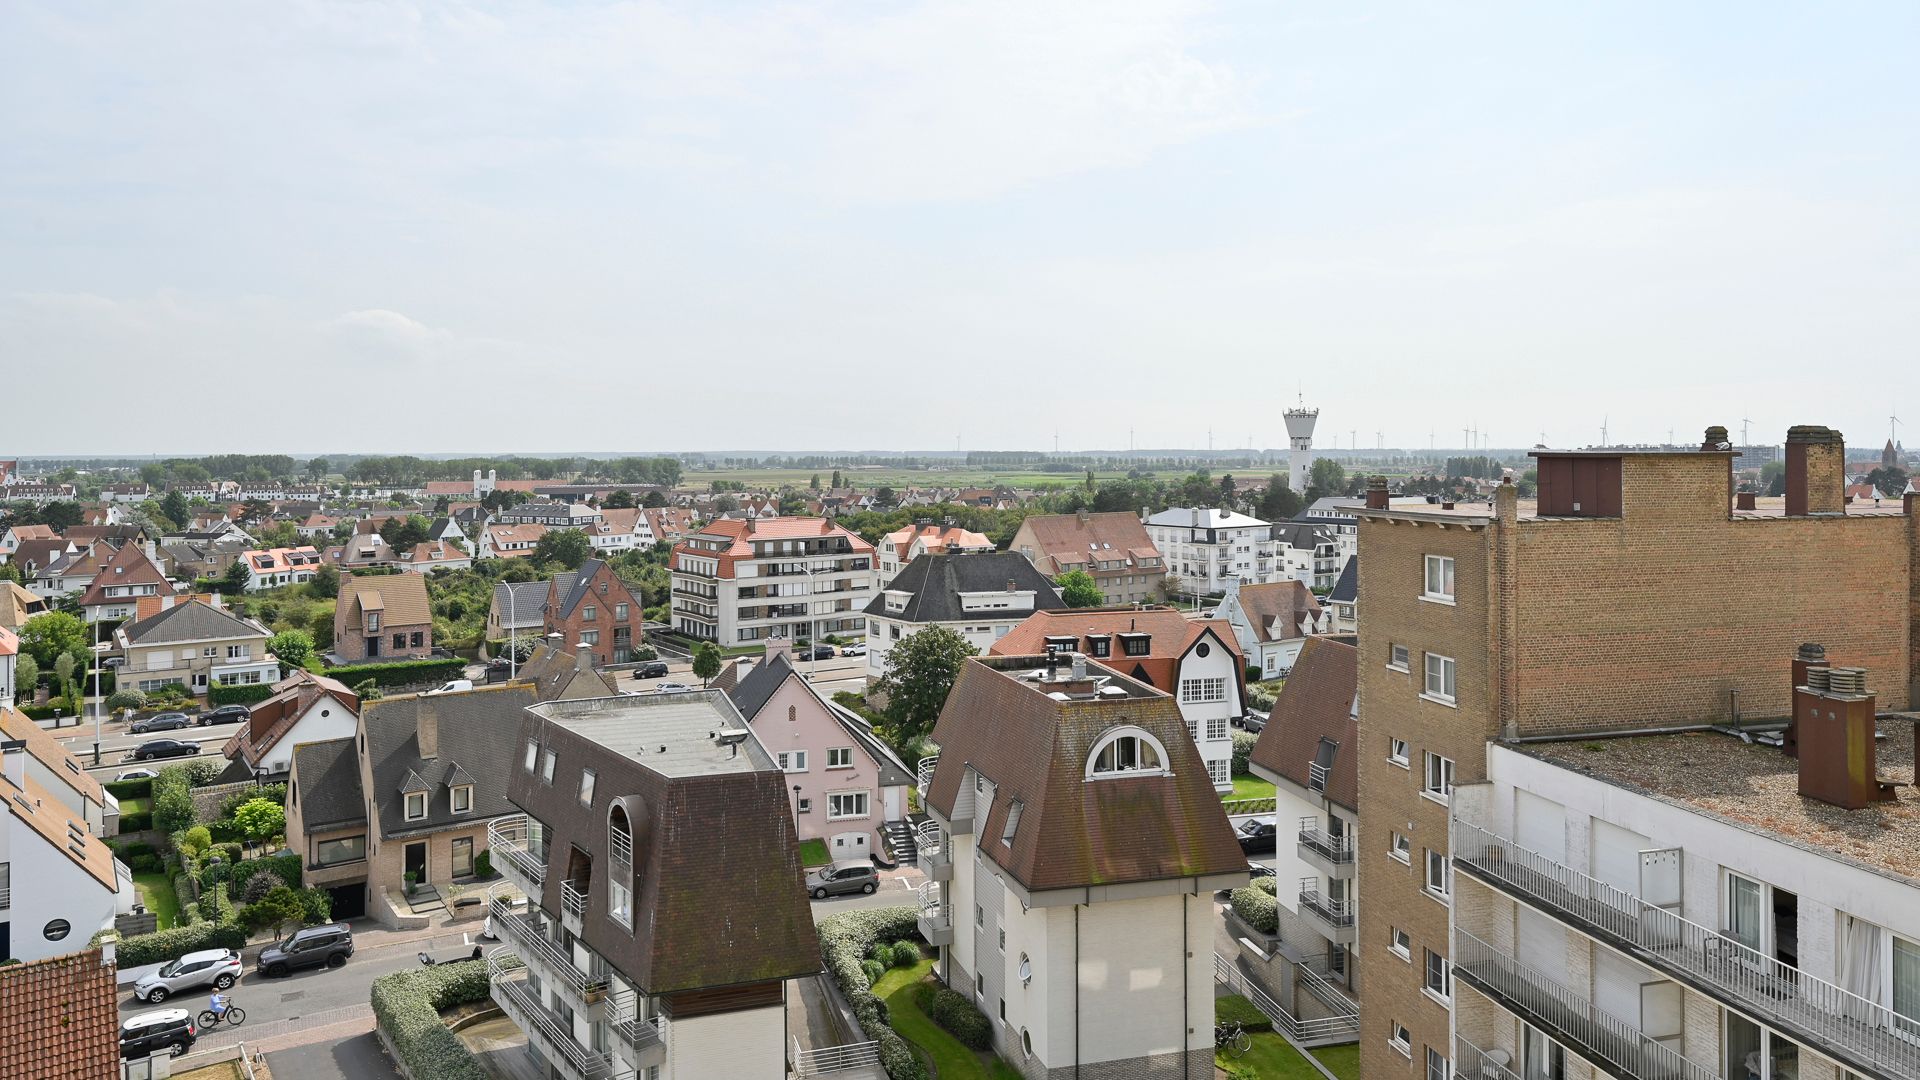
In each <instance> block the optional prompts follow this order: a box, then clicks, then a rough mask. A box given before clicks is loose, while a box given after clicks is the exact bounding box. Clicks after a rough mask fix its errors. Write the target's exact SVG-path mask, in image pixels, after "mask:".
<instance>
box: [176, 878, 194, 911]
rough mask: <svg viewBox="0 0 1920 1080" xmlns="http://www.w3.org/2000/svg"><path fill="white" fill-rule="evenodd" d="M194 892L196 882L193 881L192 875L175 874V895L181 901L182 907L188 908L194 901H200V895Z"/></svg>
mask: <svg viewBox="0 0 1920 1080" xmlns="http://www.w3.org/2000/svg"><path fill="white" fill-rule="evenodd" d="M193 890H194V881H193V875H192V874H175V875H174V878H173V895H174V896H175V898H177V899H178V900H179V901H180V906H181V907H186V906H187V905H188V904H191V903H193V902H194V901H196V900H198V899H200V894H198V893H196V892H194V891H193Z"/></svg>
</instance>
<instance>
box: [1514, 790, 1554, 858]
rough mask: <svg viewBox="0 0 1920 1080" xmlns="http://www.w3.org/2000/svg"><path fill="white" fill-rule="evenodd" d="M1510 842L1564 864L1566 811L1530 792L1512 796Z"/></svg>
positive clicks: (1549, 800)
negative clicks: (1511, 840) (1512, 837)
mask: <svg viewBox="0 0 1920 1080" xmlns="http://www.w3.org/2000/svg"><path fill="white" fill-rule="evenodd" d="M1513 821H1514V839H1515V840H1517V841H1518V842H1519V844H1520V846H1521V847H1523V848H1526V849H1527V850H1528V851H1534V852H1538V853H1540V854H1541V855H1545V856H1546V857H1547V858H1549V859H1552V860H1553V861H1554V862H1557V863H1563V862H1566V861H1567V808H1566V807H1564V806H1561V805H1560V804H1559V803H1557V802H1554V801H1553V800H1552V799H1543V798H1541V797H1540V796H1538V795H1535V794H1534V793H1533V792H1531V791H1519V790H1516V791H1514V793H1513Z"/></svg>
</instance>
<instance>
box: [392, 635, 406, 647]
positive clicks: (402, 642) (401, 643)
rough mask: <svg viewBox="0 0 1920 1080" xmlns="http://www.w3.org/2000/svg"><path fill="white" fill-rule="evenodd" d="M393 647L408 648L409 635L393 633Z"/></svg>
mask: <svg viewBox="0 0 1920 1080" xmlns="http://www.w3.org/2000/svg"><path fill="white" fill-rule="evenodd" d="M393 647H394V648H396V649H404V648H406V647H407V635H405V634H395V635H393Z"/></svg>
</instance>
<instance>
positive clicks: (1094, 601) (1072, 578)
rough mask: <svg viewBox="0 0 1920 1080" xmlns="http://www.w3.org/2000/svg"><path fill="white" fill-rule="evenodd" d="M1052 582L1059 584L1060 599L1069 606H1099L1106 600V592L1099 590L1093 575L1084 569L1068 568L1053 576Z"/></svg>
mask: <svg viewBox="0 0 1920 1080" xmlns="http://www.w3.org/2000/svg"><path fill="white" fill-rule="evenodd" d="M1053 583H1054V584H1055V585H1058V586H1060V599H1062V600H1065V601H1066V602H1067V606H1068V607H1070V608H1076V607H1099V606H1100V605H1101V604H1104V603H1106V602H1107V594H1106V593H1103V592H1101V591H1100V586H1099V585H1097V584H1095V583H1094V580H1093V575H1092V574H1089V573H1087V572H1086V571H1085V570H1069V571H1067V572H1066V573H1064V574H1061V575H1060V576H1059V577H1057V578H1054V579H1053Z"/></svg>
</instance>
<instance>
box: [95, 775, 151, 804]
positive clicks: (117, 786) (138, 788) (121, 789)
mask: <svg viewBox="0 0 1920 1080" xmlns="http://www.w3.org/2000/svg"><path fill="white" fill-rule="evenodd" d="M100 786H101V787H104V788H106V789H107V794H109V795H112V796H113V797H114V798H116V799H144V798H147V797H149V796H151V795H152V794H153V781H152V780H148V779H145V778H142V779H139V780H115V781H113V782H112V783H109V784H102V785H100Z"/></svg>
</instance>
